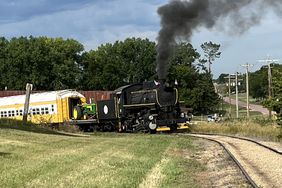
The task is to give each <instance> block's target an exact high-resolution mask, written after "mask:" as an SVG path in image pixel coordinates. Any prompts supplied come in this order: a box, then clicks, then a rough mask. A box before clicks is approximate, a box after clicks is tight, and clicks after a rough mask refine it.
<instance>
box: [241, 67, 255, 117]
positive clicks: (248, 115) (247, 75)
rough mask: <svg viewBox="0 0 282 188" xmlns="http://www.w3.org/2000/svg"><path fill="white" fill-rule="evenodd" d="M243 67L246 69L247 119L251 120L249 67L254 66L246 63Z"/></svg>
mask: <svg viewBox="0 0 282 188" xmlns="http://www.w3.org/2000/svg"><path fill="white" fill-rule="evenodd" d="M241 66H242V67H245V68H246V95H247V118H248V119H249V118H250V106H249V67H252V66H253V65H251V64H249V63H246V64H244V65H241Z"/></svg>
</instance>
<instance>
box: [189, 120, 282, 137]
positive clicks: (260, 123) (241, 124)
mask: <svg viewBox="0 0 282 188" xmlns="http://www.w3.org/2000/svg"><path fill="white" fill-rule="evenodd" d="M190 130H191V131H192V132H194V133H197V132H200V133H223V134H231V135H240V136H247V137H253V138H259V139H262V140H267V141H275V142H279V141H280V142H281V141H282V140H281V138H280V136H279V135H281V128H279V127H278V126H277V124H276V123H275V122H272V121H270V120H266V119H265V120H263V119H252V120H249V121H247V120H245V119H239V120H230V121H224V122H220V123H213V122H199V123H198V124H194V125H191V126H190Z"/></svg>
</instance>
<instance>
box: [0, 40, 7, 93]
mask: <svg viewBox="0 0 282 188" xmlns="http://www.w3.org/2000/svg"><path fill="white" fill-rule="evenodd" d="M7 45H8V40H7V39H5V38H4V37H0V72H1V74H0V89H2V88H5V83H4V82H3V79H4V77H5V72H4V71H5V63H6V62H5V59H6V54H7Z"/></svg>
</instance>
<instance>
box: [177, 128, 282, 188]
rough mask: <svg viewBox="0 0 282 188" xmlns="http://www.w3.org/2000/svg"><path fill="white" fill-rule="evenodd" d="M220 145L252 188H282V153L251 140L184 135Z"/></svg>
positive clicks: (213, 135) (214, 135)
mask: <svg viewBox="0 0 282 188" xmlns="http://www.w3.org/2000/svg"><path fill="white" fill-rule="evenodd" d="M182 135H188V136H192V137H197V138H203V139H206V140H210V141H213V142H216V143H218V144H219V145H220V146H222V147H223V149H224V150H225V151H226V152H227V154H228V155H229V156H230V157H231V159H232V160H233V161H234V162H235V163H236V164H237V166H238V167H239V169H240V170H241V172H242V173H243V175H244V176H245V177H246V179H247V180H248V181H249V183H250V184H251V185H252V187H255V188H258V187H281V186H282V178H281V177H282V152H281V151H279V150H277V149H274V148H272V147H269V146H267V145H264V144H262V143H260V142H257V141H255V140H252V139H249V138H242V137H237V136H229V135H222V134H206V133H205V134H204V133H201V134H182Z"/></svg>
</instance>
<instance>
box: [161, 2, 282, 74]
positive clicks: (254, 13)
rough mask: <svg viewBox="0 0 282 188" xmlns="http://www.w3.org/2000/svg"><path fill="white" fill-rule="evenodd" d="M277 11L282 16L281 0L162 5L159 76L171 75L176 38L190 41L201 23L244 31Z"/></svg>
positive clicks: (235, 32)
mask: <svg viewBox="0 0 282 188" xmlns="http://www.w3.org/2000/svg"><path fill="white" fill-rule="evenodd" d="M268 11H273V12H274V13H275V14H276V15H277V16H279V17H282V1H281V0H171V1H170V3H168V4H166V5H164V6H161V7H159V9H158V14H159V15H160V17H161V30H160V31H159V36H158V46H157V52H158V55H157V73H158V77H159V79H165V78H166V76H167V69H168V63H169V62H168V61H169V57H170V56H171V54H172V52H173V48H174V46H175V44H176V39H178V38H185V39H186V40H187V41H190V39H191V36H192V35H193V33H194V31H195V30H196V29H197V28H199V27H205V28H208V29H214V28H215V29H217V30H219V31H223V32H228V33H229V34H233V35H238V34H239V35H240V34H243V33H244V32H246V31H247V30H248V29H250V28H251V27H253V26H255V25H257V24H259V23H260V21H261V19H262V17H263V16H264V15H266V13H268Z"/></svg>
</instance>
